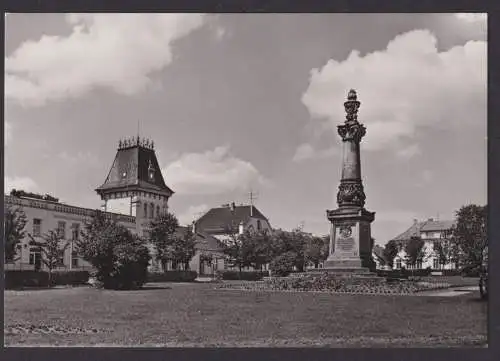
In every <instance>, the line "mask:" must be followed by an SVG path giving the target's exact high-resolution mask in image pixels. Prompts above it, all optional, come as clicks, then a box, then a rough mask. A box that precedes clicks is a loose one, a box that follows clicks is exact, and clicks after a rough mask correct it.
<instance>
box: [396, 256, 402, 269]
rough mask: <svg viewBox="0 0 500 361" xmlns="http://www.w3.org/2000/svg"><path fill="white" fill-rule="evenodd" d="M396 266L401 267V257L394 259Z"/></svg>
mask: <svg viewBox="0 0 500 361" xmlns="http://www.w3.org/2000/svg"><path fill="white" fill-rule="evenodd" d="M396 268H398V269H399V268H401V259H399V258H398V259H397V260H396Z"/></svg>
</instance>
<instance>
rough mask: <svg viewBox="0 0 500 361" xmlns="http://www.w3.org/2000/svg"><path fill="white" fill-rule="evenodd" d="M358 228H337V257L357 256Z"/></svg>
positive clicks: (343, 226) (344, 226)
mask: <svg viewBox="0 0 500 361" xmlns="http://www.w3.org/2000/svg"><path fill="white" fill-rule="evenodd" d="M355 230H356V228H355V226H354V225H350V224H349V225H341V226H339V227H336V232H335V233H336V234H335V250H336V253H337V256H343V257H349V256H357V254H358V249H357V248H358V247H357V245H356V231H355Z"/></svg>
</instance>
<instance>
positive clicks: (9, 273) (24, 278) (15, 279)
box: [5, 270, 49, 289]
mask: <svg viewBox="0 0 500 361" xmlns="http://www.w3.org/2000/svg"><path fill="white" fill-rule="evenodd" d="M48 284H49V274H48V273H47V272H40V271H32V270H22V271H17V270H6V271H5V289H14V288H22V287H47V286H48Z"/></svg>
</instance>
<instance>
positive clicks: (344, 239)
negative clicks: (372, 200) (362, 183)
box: [323, 207, 375, 274]
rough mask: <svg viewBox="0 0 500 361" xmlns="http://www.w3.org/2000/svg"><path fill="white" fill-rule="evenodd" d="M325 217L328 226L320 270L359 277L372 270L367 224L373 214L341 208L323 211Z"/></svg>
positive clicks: (373, 266)
mask: <svg viewBox="0 0 500 361" xmlns="http://www.w3.org/2000/svg"><path fill="white" fill-rule="evenodd" d="M327 217H328V220H329V221H330V222H331V223H332V226H331V233H330V250H329V257H328V258H327V260H326V261H325V264H324V268H323V271H326V272H328V273H359V274H363V273H369V272H370V271H372V270H374V269H375V262H374V261H373V259H372V255H371V252H372V246H373V245H372V239H371V231H370V228H371V227H370V224H371V222H373V220H374V218H375V213H374V212H369V211H367V210H366V209H364V208H362V207H341V208H338V209H336V210H332V211H327Z"/></svg>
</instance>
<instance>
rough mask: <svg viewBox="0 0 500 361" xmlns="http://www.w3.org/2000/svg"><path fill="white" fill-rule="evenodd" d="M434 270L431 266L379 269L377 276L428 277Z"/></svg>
mask: <svg viewBox="0 0 500 361" xmlns="http://www.w3.org/2000/svg"><path fill="white" fill-rule="evenodd" d="M431 272H432V270H431V269H430V268H425V269H415V270H408V269H397V270H377V271H376V273H377V276H380V277H386V278H408V277H427V276H430V274H431Z"/></svg>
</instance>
